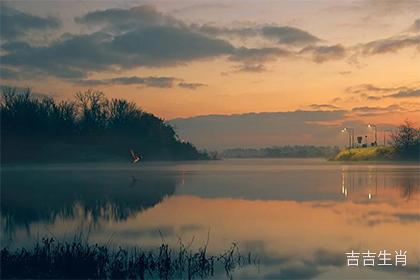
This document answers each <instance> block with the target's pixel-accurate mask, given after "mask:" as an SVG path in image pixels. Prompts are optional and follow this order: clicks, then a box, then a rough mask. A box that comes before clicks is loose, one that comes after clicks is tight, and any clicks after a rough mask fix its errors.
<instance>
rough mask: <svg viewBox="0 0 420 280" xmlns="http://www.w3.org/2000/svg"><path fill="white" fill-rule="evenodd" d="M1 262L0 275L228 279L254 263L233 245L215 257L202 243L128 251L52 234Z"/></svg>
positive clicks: (4, 253)
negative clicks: (63, 239)
mask: <svg viewBox="0 0 420 280" xmlns="http://www.w3.org/2000/svg"><path fill="white" fill-rule="evenodd" d="M0 260H1V275H0V278H1V279H5V278H25V279H27V278H32V279H33V278H38V279H46V278H48V279H145V278H153V279H156V278H159V279H172V278H175V279H193V278H201V279H203V278H208V277H212V276H215V275H216V274H217V271H218V272H219V273H223V271H224V273H226V276H227V277H228V278H230V277H231V272H232V271H233V270H235V269H236V268H237V267H240V266H244V265H250V264H254V265H256V264H257V262H258V260H257V258H256V257H255V256H252V255H251V254H248V255H246V257H244V256H242V255H241V254H240V253H239V250H238V247H237V246H236V245H235V244H234V245H233V246H232V247H231V248H229V249H228V250H226V251H225V252H223V253H221V254H219V255H210V254H208V252H207V247H206V246H204V247H202V248H200V249H198V250H196V251H194V250H191V249H189V247H186V246H184V245H183V244H180V246H179V248H178V249H177V250H172V249H170V247H169V246H168V245H167V244H162V245H161V246H160V247H159V248H157V249H156V250H150V251H149V250H142V249H140V248H132V249H130V250H128V249H124V248H121V247H119V248H118V249H112V248H109V247H108V246H105V245H97V244H95V245H90V244H88V243H87V242H83V241H74V242H61V241H56V240H54V239H52V238H45V239H43V240H42V241H41V242H39V243H37V244H35V245H34V247H32V248H22V249H17V250H9V249H7V248H3V249H2V250H1V255H0ZM218 275H219V277H220V274H218Z"/></svg>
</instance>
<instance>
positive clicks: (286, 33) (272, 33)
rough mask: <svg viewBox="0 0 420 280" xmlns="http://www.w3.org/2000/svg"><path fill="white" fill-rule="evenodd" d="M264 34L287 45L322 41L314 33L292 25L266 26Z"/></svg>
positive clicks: (263, 30)
mask: <svg viewBox="0 0 420 280" xmlns="http://www.w3.org/2000/svg"><path fill="white" fill-rule="evenodd" d="M262 35H263V36H264V37H266V38H270V39H273V40H275V41H277V43H279V44H285V45H308V44H313V43H317V42H319V41H320V39H319V38H317V37H315V36H314V35H312V34H310V33H308V32H306V31H303V30H301V29H298V28H295V27H290V26H265V27H263V28H262Z"/></svg>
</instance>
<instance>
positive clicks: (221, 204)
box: [1, 159, 420, 279]
mask: <svg viewBox="0 0 420 280" xmlns="http://www.w3.org/2000/svg"><path fill="white" fill-rule="evenodd" d="M419 176H420V167H419V165H416V164H370V163H363V164H340V163H334V162H327V161H324V160H320V159H269V160H267V159H261V160H260V159H249V160H223V161H210V162H177V163H145V164H140V165H131V164H122V163H118V164H110V163H107V164H79V165H76V164H69V165H42V166H35V165H33V166H6V167H4V166H3V167H2V170H1V243H2V247H4V246H10V247H20V246H27V245H28V244H32V243H33V242H34V241H36V240H37V239H39V238H40V237H42V236H54V237H56V238H58V239H72V238H73V237H74V235H75V234H79V233H80V232H83V233H84V234H85V235H88V238H89V241H91V242H100V243H107V244H110V245H115V246H119V245H122V246H133V245H137V246H141V247H144V248H149V247H150V248H153V247H155V246H158V245H160V244H161V243H162V240H164V242H167V243H169V244H173V245H174V246H176V245H177V242H179V239H181V240H182V241H183V242H184V243H187V244H189V243H190V242H191V246H192V247H194V246H196V247H200V246H202V245H203V244H205V243H206V242H207V239H208V236H209V245H208V248H209V250H210V251H211V252H215V253H216V252H221V251H224V250H225V249H227V248H228V247H230V245H231V244H232V242H236V243H237V244H238V245H239V248H240V250H241V251H243V252H247V251H251V252H253V253H256V254H258V255H259V257H260V260H261V265H260V267H259V271H258V269H256V268H255V267H253V266H250V267H244V268H242V269H240V270H238V271H236V272H235V277H236V278H246V277H258V278H293V277H297V278H306V279H307V278H318V279H337V278H351V279H366V278H371V279H386V278H389V279H406V278H413V279H419V277H420V195H419V191H420V183H419V178H420V177H419ZM351 250H354V251H357V252H360V253H363V252H366V251H367V250H370V251H373V252H377V253H378V252H379V251H380V250H387V251H389V252H392V253H393V254H394V251H395V250H404V251H405V250H406V251H407V266H405V267H401V266H395V265H393V266H390V267H386V269H384V268H383V267H379V266H375V267H370V268H366V267H363V265H362V264H360V265H359V267H347V258H346V254H345V253H346V252H350V251H351Z"/></svg>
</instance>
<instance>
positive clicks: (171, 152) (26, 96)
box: [0, 87, 208, 162]
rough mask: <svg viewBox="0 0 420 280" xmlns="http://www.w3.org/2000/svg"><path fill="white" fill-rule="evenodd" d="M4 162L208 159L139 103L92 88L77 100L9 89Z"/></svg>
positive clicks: (0, 109)
mask: <svg viewBox="0 0 420 280" xmlns="http://www.w3.org/2000/svg"><path fill="white" fill-rule="evenodd" d="M0 119H1V161H2V162H16V161H63V160H65V161H73V160H74V161H78V160H83V161H89V160H92V161H94V160H108V159H109V160H111V159H121V160H127V159H128V157H129V156H130V154H129V150H130V149H133V150H134V151H136V152H138V153H140V154H141V155H142V156H143V158H144V159H145V160H192V159H207V158H208V156H207V154H205V153H202V152H199V151H198V150H197V149H196V148H195V147H194V146H193V145H192V144H191V143H188V142H184V141H182V140H181V139H179V137H178V136H177V134H176V132H175V130H174V128H173V127H172V126H171V125H170V124H169V123H167V122H166V121H164V120H163V119H161V118H158V117H156V116H154V115H153V114H150V113H147V112H145V111H143V110H142V109H141V108H140V107H138V106H137V105H136V104H135V103H134V102H129V101H127V100H124V99H109V98H107V97H106V96H105V95H104V94H103V93H102V92H98V91H93V90H88V91H85V92H78V93H76V94H75V97H74V100H63V101H56V100H54V99H53V98H51V97H37V96H35V95H34V94H32V93H31V91H30V89H27V90H24V91H22V90H19V89H16V88H11V87H4V88H3V90H2V100H1V104H0Z"/></svg>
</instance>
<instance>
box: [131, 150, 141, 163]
mask: <svg viewBox="0 0 420 280" xmlns="http://www.w3.org/2000/svg"><path fill="white" fill-rule="evenodd" d="M130 154H131V157H132V158H133V162H132V163H137V162H139V161H140V160H141V156H140V155H136V154H135V153H134V151H133V150H130Z"/></svg>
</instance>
